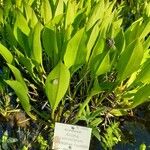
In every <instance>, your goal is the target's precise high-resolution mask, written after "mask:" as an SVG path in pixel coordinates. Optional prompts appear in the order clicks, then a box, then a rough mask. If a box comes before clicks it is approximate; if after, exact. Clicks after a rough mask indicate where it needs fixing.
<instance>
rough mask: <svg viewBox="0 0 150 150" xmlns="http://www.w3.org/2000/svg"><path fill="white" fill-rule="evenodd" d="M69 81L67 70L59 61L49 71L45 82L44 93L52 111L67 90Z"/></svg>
mask: <svg viewBox="0 0 150 150" xmlns="http://www.w3.org/2000/svg"><path fill="white" fill-rule="evenodd" d="M69 81H70V72H69V70H68V69H67V67H66V66H65V65H64V64H63V63H62V62H59V63H58V64H57V66H56V67H55V68H54V69H53V70H52V71H51V72H50V74H49V75H48V77H47V79H46V83H45V91H46V95H47V97H48V100H49V102H50V104H51V107H52V109H53V113H54V111H55V110H56V108H57V107H58V104H59V103H60V101H61V99H62V98H63V96H64V95H65V93H66V91H67V89H68V86H69Z"/></svg>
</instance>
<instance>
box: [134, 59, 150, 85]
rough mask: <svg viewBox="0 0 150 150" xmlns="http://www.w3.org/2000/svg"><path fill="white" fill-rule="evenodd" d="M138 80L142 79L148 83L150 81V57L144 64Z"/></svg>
mask: <svg viewBox="0 0 150 150" xmlns="http://www.w3.org/2000/svg"><path fill="white" fill-rule="evenodd" d="M136 81H141V82H142V83H146V84H149V83H150V59H148V60H147V61H146V62H145V63H144V64H143V66H142V68H141V71H140V73H139V74H138V76H137V79H136Z"/></svg>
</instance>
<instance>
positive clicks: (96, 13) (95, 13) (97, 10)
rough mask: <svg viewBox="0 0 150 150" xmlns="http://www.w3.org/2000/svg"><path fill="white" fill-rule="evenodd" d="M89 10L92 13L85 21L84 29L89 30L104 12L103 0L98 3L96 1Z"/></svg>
mask: <svg viewBox="0 0 150 150" xmlns="http://www.w3.org/2000/svg"><path fill="white" fill-rule="evenodd" d="M91 12H92V14H91V15H90V17H89V20H88V22H87V27H86V30H89V29H90V28H91V27H92V26H93V25H94V24H95V23H96V22H97V21H98V20H100V19H102V18H103V16H104V12H105V4H104V0H101V1H100V2H99V3H97V4H96V6H95V7H94V8H93V9H92V11H91Z"/></svg>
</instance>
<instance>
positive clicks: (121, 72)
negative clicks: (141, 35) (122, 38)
mask: <svg viewBox="0 0 150 150" xmlns="http://www.w3.org/2000/svg"><path fill="white" fill-rule="evenodd" d="M143 54H144V52H143V47H142V44H141V42H140V41H139V39H137V40H135V41H134V42H132V43H131V44H129V45H128V46H127V47H126V49H125V50H124V51H123V53H122V54H121V56H120V59H119V62H118V65H117V70H118V80H120V81H122V80H124V79H126V78H127V77H129V76H130V75H131V74H132V73H133V72H135V71H136V70H138V69H139V67H140V64H141V61H142V58H143Z"/></svg>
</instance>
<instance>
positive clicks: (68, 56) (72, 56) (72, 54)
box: [64, 28, 84, 68]
mask: <svg viewBox="0 0 150 150" xmlns="http://www.w3.org/2000/svg"><path fill="white" fill-rule="evenodd" d="M83 33H84V28H82V29H81V30H79V31H78V32H77V33H76V34H75V35H74V36H73V38H72V39H71V40H70V41H69V42H68V45H67V49H66V53H65V55H64V62H65V65H66V66H67V67H68V68H70V67H71V66H73V65H74V64H79V62H77V61H76V59H77V57H78V58H80V60H81V58H82V57H83V56H79V55H78V51H81V49H79V47H80V45H81V42H83V40H82V37H83ZM82 50H83V49H82ZM78 61H79V59H78Z"/></svg>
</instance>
